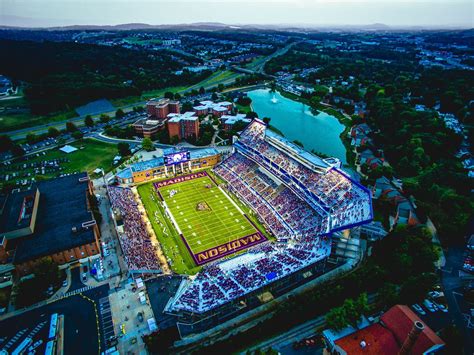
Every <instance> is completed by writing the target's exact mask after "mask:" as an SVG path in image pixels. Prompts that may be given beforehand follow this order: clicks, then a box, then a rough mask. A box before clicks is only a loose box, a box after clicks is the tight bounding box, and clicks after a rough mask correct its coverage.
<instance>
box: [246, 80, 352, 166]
mask: <svg viewBox="0 0 474 355" xmlns="http://www.w3.org/2000/svg"><path fill="white" fill-rule="evenodd" d="M247 94H248V96H249V97H250V98H251V99H252V108H253V110H254V111H255V112H257V114H258V117H260V118H263V117H270V118H271V121H270V125H272V126H274V127H275V128H277V129H279V130H280V131H281V132H283V134H284V135H285V138H287V139H288V140H290V141H294V140H298V141H300V142H301V143H303V145H304V148H305V149H306V150H307V151H311V150H313V149H314V150H315V151H316V152H321V153H324V154H326V155H329V156H332V157H336V158H339V159H340V160H341V162H342V163H343V164H345V163H346V148H345V147H344V144H342V141H341V139H340V138H339V135H340V134H341V133H342V132H343V131H344V128H345V127H344V125H342V124H341V123H340V122H339V121H338V119H337V118H336V117H334V116H331V115H328V114H327V113H324V112H321V113H319V114H317V115H315V114H313V113H312V112H311V108H310V107H309V106H307V105H305V104H303V103H301V102H298V101H294V100H290V99H288V98H286V97H284V96H282V95H280V94H279V93H278V92H276V93H271V92H270V90H268V89H259V90H253V91H249V92H248V93H247ZM273 98H275V99H276V100H273V101H276V102H273V101H272V99H273Z"/></svg>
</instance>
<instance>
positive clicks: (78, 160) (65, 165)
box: [0, 139, 118, 184]
mask: <svg viewBox="0 0 474 355" xmlns="http://www.w3.org/2000/svg"><path fill="white" fill-rule="evenodd" d="M71 145H72V146H74V147H76V148H78V149H79V150H77V151H75V152H73V153H70V154H66V153H63V152H61V151H60V150H59V149H58V148H53V149H50V150H48V151H46V154H45V155H43V154H36V155H32V156H29V157H28V159H27V160H22V161H15V162H13V164H11V165H8V166H7V167H3V166H2V167H1V168H0V175H6V174H8V175H11V174H12V173H14V172H16V173H20V176H17V177H15V178H13V179H12V178H10V179H9V183H11V182H15V181H17V180H21V179H26V178H31V177H33V176H34V177H36V179H37V180H44V179H49V178H52V177H56V176H58V175H59V174H64V173H73V172H81V171H87V172H88V173H89V174H92V172H93V171H94V170H95V169H96V168H103V169H104V170H105V171H109V170H112V168H113V159H114V157H115V156H116V155H117V154H118V150H117V146H116V145H115V144H109V143H104V142H99V141H96V140H93V139H84V140H80V141H77V142H74V143H72V144H71ZM55 159H66V161H61V162H60V163H59V165H60V167H61V170H57V169H52V168H46V171H45V173H44V174H42V173H41V172H39V173H36V172H35V170H34V168H33V167H29V166H27V167H25V164H31V163H39V162H47V161H53V160H55ZM28 174H30V176H28ZM2 183H4V181H3V180H2V181H1V182H0V184H2Z"/></svg>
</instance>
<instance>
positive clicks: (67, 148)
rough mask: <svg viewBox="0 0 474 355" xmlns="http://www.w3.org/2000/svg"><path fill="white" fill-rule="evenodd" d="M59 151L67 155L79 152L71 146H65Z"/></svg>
mask: <svg viewBox="0 0 474 355" xmlns="http://www.w3.org/2000/svg"><path fill="white" fill-rule="evenodd" d="M59 150H60V151H61V152H64V153H66V154H69V153H72V152H75V151H76V150H77V148H75V147H73V146H70V145H65V146H64V147H62V148H59Z"/></svg>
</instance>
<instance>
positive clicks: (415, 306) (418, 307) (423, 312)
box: [411, 303, 426, 316]
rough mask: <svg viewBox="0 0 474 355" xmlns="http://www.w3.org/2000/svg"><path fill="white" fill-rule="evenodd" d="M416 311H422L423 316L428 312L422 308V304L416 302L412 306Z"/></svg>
mask: <svg viewBox="0 0 474 355" xmlns="http://www.w3.org/2000/svg"><path fill="white" fill-rule="evenodd" d="M411 308H413V309H414V310H415V311H416V312H418V313H420V314H421V315H422V316H424V315H425V314H426V312H425V310H424V309H423V308H421V306H420V305H419V304H418V303H415V304H414V305H413V306H411Z"/></svg>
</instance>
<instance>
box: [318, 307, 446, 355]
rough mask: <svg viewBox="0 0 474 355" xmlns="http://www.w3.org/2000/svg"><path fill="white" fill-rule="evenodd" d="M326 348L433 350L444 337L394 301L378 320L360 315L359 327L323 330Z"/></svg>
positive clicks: (392, 353)
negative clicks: (369, 319)
mask: <svg viewBox="0 0 474 355" xmlns="http://www.w3.org/2000/svg"><path fill="white" fill-rule="evenodd" d="M323 337H324V341H325V343H326V350H327V351H329V352H331V353H332V354H340V355H346V354H384V355H396V354H413V355H418V354H435V353H438V352H440V351H443V350H444V347H445V343H444V341H443V340H442V339H441V338H440V337H439V336H437V335H436V333H435V332H434V331H433V330H432V329H431V328H429V327H428V326H427V325H426V324H424V323H423V322H422V321H421V319H420V318H419V317H418V316H417V315H416V314H415V313H414V312H413V311H412V310H411V309H410V308H409V307H407V306H404V305H396V306H393V307H392V308H390V309H389V310H388V311H387V312H385V313H384V314H383V315H382V316H381V317H380V320H379V321H378V322H374V323H370V322H368V321H367V320H365V319H363V321H362V322H361V323H359V325H358V329H354V328H352V327H348V328H345V329H343V330H341V331H334V330H329V329H327V330H324V331H323Z"/></svg>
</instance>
